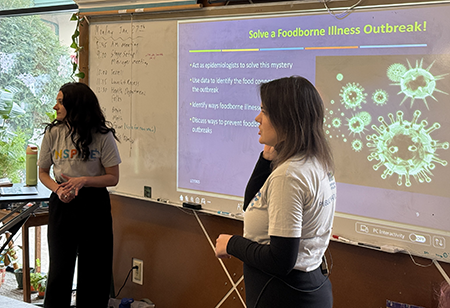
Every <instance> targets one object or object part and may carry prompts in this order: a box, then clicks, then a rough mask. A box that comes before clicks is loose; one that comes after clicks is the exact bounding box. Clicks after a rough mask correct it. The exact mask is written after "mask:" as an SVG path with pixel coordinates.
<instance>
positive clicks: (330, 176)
mask: <svg viewBox="0 0 450 308" xmlns="http://www.w3.org/2000/svg"><path fill="white" fill-rule="evenodd" d="M328 181H329V182H330V188H331V189H332V190H333V189H336V182H335V180H334V176H333V175H332V174H331V172H328Z"/></svg>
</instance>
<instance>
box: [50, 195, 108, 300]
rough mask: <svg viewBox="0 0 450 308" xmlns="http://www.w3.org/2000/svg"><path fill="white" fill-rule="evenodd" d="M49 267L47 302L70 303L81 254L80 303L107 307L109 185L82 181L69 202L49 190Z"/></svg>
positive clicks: (78, 293) (79, 267) (78, 287)
mask: <svg viewBox="0 0 450 308" xmlns="http://www.w3.org/2000/svg"><path fill="white" fill-rule="evenodd" d="M48 246H49V251H50V268H49V273H48V281H47V290H46V294H45V302H44V307H46V308H66V307H70V302H71V298H72V282H73V275H74V270H75V261H76V258H77V256H78V281H77V308H85V307H89V308H90V307H99V308H102V307H105V308H106V307H107V306H108V300H109V292H110V287H111V277H112V255H113V234H112V218H111V203H110V199H109V193H108V191H107V190H106V188H91V187H84V188H82V189H81V190H80V191H79V194H78V196H77V197H76V198H75V199H74V200H72V201H71V202H70V203H63V202H61V201H60V200H59V198H58V196H57V195H56V194H52V195H51V196H50V203H49V223H48Z"/></svg>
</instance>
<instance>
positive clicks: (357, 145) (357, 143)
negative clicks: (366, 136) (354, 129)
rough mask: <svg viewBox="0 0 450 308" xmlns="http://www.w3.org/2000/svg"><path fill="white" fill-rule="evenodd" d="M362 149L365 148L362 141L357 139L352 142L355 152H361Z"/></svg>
mask: <svg viewBox="0 0 450 308" xmlns="http://www.w3.org/2000/svg"><path fill="white" fill-rule="evenodd" d="M362 148H363V143H362V141H361V140H359V139H355V140H353V141H352V149H353V151H355V152H361V150H362Z"/></svg>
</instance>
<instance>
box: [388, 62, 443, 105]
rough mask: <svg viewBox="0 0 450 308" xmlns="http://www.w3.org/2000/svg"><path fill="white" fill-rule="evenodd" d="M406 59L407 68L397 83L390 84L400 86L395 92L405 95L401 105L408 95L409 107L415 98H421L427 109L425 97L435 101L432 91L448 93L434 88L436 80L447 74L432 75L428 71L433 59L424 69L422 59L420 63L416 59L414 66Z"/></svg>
mask: <svg viewBox="0 0 450 308" xmlns="http://www.w3.org/2000/svg"><path fill="white" fill-rule="evenodd" d="M406 61H407V62H408V67H409V69H408V70H407V71H406V72H405V73H404V74H403V75H402V76H401V78H400V80H399V81H398V82H397V83H394V84H392V85H396V86H400V92H398V93H397V94H401V93H403V94H404V95H405V97H404V98H403V100H402V101H401V103H400V105H402V104H403V102H404V101H405V100H406V99H407V98H408V97H409V98H411V107H412V106H413V104H414V101H415V100H416V99H422V100H423V102H424V104H425V106H427V109H429V108H428V103H427V100H426V98H427V97H431V98H433V99H434V100H435V101H437V99H436V98H435V97H434V96H433V92H434V91H437V92H440V93H444V94H447V95H448V93H445V92H443V91H441V90H439V89H437V88H436V81H438V80H441V79H444V76H446V75H448V74H443V75H439V76H433V74H431V73H430V69H431V67H432V66H433V64H434V62H435V61H433V63H431V65H430V66H429V67H427V68H426V69H424V68H422V65H423V59H421V60H420V64H419V61H417V60H416V67H412V66H411V64H410V63H409V60H408V59H406Z"/></svg>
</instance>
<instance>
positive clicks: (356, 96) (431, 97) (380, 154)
mask: <svg viewBox="0 0 450 308" xmlns="http://www.w3.org/2000/svg"><path fill="white" fill-rule="evenodd" d="M449 14H450V7H449V6H437V7H435V6H422V7H420V8H419V7H408V8H400V9H399V8H397V9H386V8H384V9H376V10H370V11H361V12H355V13H352V14H351V15H350V16H348V17H347V18H345V19H344V20H337V19H335V18H333V17H332V16H330V15H328V14H323V15H315V14H311V15H301V16H295V15H293V16H286V15H283V16H269V17H258V18H251V19H248V18H241V19H226V20H208V21H205V20H204V19H202V20H189V21H182V22H179V26H178V30H179V31H178V37H179V50H178V58H179V62H178V67H179V79H178V81H179V101H178V103H179V108H178V110H179V112H178V117H179V119H178V123H179V126H178V137H179V138H178V146H179V148H178V155H179V156H178V189H179V190H186V191H189V190H195V191H200V194H201V192H202V191H204V192H207V194H210V193H214V194H221V195H223V196H224V197H226V196H231V197H232V196H237V197H241V196H242V193H243V188H244V187H245V184H246V181H247V179H248V175H249V174H250V173H251V170H252V168H253V166H254V163H255V161H256V158H257V157H258V154H259V152H260V151H261V146H260V145H259V144H258V142H257V140H258V135H257V132H258V128H257V123H256V122H255V121H254V118H255V116H256V115H257V114H258V112H259V106H260V101H259V97H258V85H259V84H260V83H261V82H266V81H269V80H272V79H276V78H280V77H285V76H292V75H300V76H304V77H306V78H307V79H309V80H310V81H311V82H312V83H314V84H315V85H316V87H317V89H318V90H319V92H320V94H321V95H322V98H323V100H324V104H325V107H326V115H325V119H324V125H325V127H326V134H327V137H328V139H329V141H330V143H331V145H332V148H333V153H334V156H335V162H336V180H337V182H338V202H337V211H338V212H340V213H343V214H347V215H353V216H354V218H355V219H356V220H355V222H347V221H341V223H343V224H344V225H346V226H347V227H350V228H351V229H352V230H351V231H352V232H351V233H350V234H349V233H348V231H345V232H344V233H339V230H336V232H337V234H338V235H339V236H342V237H344V235H345V237H346V238H348V239H350V240H352V241H358V242H361V241H363V242H364V241H368V242H370V243H373V242H376V243H377V244H378V246H384V245H389V246H394V247H399V248H404V247H405V245H406V246H408V244H410V243H414V244H419V245H422V244H423V247H424V248H423V249H424V250H423V251H422V248H418V251H420V253H421V254H424V255H426V254H427V252H428V251H427V249H428V248H427V247H430V248H431V247H433V248H438V250H439V249H440V250H439V251H438V254H439V255H441V256H442V259H446V256H447V251H448V249H447V248H446V240H447V239H448V238H446V236H445V235H448V231H450V224H449V223H448V221H449V219H450V199H449V198H450V190H449V191H447V189H446V186H447V185H448V183H450V170H449V167H448V161H449V159H450V157H449V155H450V151H448V147H449V140H450V134H449V130H450V121H449V115H450V105H449V98H450V97H449V93H450V75H449V73H450V54H449V50H448V49H449V46H450V43H449V42H450V37H449V34H448V31H447V30H446V29H447V28H448V21H447V20H448V16H449ZM347 215H343V216H344V217H348V216H347ZM365 217H366V218H370V220H367V219H364V218H365ZM376 220H379V221H376ZM338 221H340V220H339V218H337V222H338ZM369 222H370V224H369ZM394 226H396V227H397V228H396V229H395V230H391V228H393V227H394ZM400 226H401V227H400ZM398 228H400V229H398ZM422 228H430V229H437V230H442V231H444V234H439V232H438V234H433V233H427V232H423V229H422ZM335 229H337V228H335ZM403 229H405V230H403ZM355 232H356V233H355ZM353 233H355V234H353ZM366 236H373V239H371V238H370V239H367V238H366ZM408 250H409V249H408ZM444 256H445V257H444Z"/></svg>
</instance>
